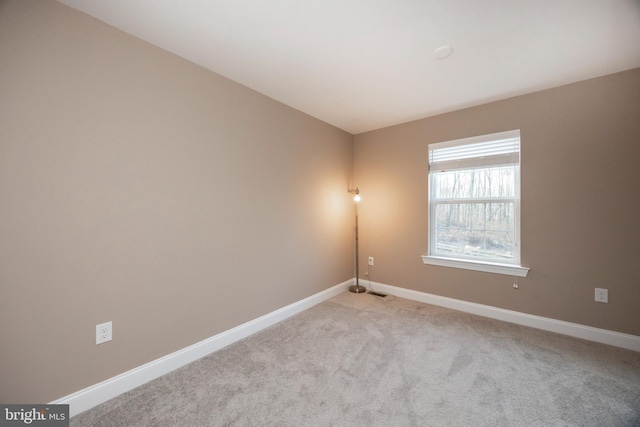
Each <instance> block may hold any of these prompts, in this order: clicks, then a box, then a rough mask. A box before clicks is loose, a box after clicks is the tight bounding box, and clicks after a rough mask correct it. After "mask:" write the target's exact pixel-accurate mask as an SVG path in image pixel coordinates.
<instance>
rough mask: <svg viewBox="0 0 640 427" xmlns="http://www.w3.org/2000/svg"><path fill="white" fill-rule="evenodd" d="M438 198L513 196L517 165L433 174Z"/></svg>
mask: <svg viewBox="0 0 640 427" xmlns="http://www.w3.org/2000/svg"><path fill="white" fill-rule="evenodd" d="M432 177H433V180H434V182H433V183H434V185H435V197H436V198H437V199H442V198H446V199H455V198H467V199H468V198H490V197H513V196H514V193H515V191H514V189H515V166H501V167H494V168H485V169H469V170H454V171H449V172H439V173H434V174H433V175H432Z"/></svg>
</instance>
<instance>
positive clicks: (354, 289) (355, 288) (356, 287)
mask: <svg viewBox="0 0 640 427" xmlns="http://www.w3.org/2000/svg"><path fill="white" fill-rule="evenodd" d="M353 193H355V196H353V201H354V202H355V205H356V206H355V212H356V284H355V285H351V286H349V292H353V293H355V294H362V293H364V292H366V291H367V288H365V287H364V286H360V281H359V280H360V272H359V260H358V258H359V256H358V202H359V201H360V190H359V189H358V188H357V187H356V189H355V190H353Z"/></svg>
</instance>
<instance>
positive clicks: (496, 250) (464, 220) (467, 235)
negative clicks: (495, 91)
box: [422, 130, 528, 276]
mask: <svg viewBox="0 0 640 427" xmlns="http://www.w3.org/2000/svg"><path fill="white" fill-rule="evenodd" d="M422 258H423V261H424V262H425V264H436V265H444V266H448V267H458V268H466V269H473V270H481V271H490V272H495V273H502V274H510V275H517V276H526V274H527V272H528V269H527V268H523V267H521V266H520V131H519V130H515V131H508V132H501V133H496V134H491V135H483V136H478V137H472V138H465V139H459V140H455V141H447V142H440V143H436V144H430V145H429V255H428V256H423V257H422Z"/></svg>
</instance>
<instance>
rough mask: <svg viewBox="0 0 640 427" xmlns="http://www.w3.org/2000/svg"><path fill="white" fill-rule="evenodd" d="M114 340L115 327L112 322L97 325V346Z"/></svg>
mask: <svg viewBox="0 0 640 427" xmlns="http://www.w3.org/2000/svg"><path fill="white" fill-rule="evenodd" d="M112 338H113V325H112V324H111V322H107V323H101V324H99V325H96V345H98V344H102V343H104V342H107V341H111V340H112Z"/></svg>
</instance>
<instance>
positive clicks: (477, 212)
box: [435, 202, 515, 261]
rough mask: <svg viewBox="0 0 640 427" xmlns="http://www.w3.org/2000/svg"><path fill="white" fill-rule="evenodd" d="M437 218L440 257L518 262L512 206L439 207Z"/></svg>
mask: <svg viewBox="0 0 640 427" xmlns="http://www.w3.org/2000/svg"><path fill="white" fill-rule="evenodd" d="M435 215H436V218H435V224H436V230H435V234H436V239H435V252H436V254H438V255H462V256H466V257H472V258H473V257H477V258H485V259H494V260H505V261H506V260H513V259H514V240H515V217H514V206H513V203H512V202H505V203H491V202H486V203H436V204H435Z"/></svg>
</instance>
